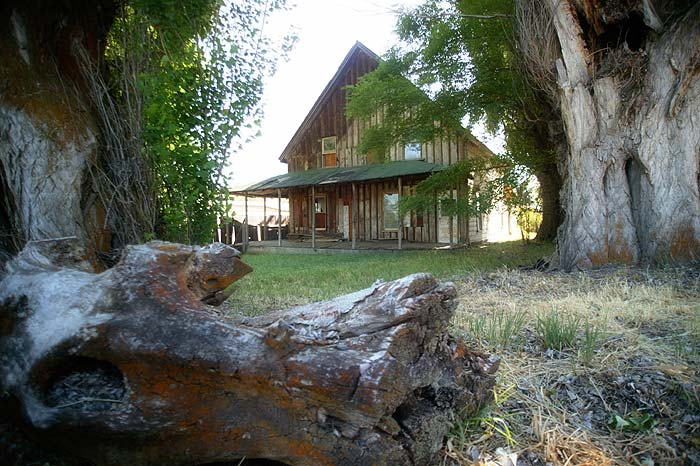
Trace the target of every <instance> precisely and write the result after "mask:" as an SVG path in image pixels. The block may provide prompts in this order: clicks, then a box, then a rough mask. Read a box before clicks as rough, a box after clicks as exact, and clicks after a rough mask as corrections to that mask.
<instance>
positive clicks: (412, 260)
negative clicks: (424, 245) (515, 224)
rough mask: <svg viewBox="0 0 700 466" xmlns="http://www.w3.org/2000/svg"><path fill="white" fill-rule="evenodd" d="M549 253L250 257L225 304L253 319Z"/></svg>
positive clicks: (495, 248) (510, 249) (502, 250)
mask: <svg viewBox="0 0 700 466" xmlns="http://www.w3.org/2000/svg"><path fill="white" fill-rule="evenodd" d="M552 252H553V245H552V244H551V243H541V242H531V243H530V244H528V245H526V244H524V243H522V242H520V241H513V242H507V243H493V244H488V245H482V246H475V247H471V248H466V249H452V250H429V251H394V252H372V251H368V252H360V253H357V254H337V255H316V254H275V253H255V254H254V253H248V254H245V255H244V256H243V261H244V262H246V263H247V264H248V265H250V266H252V267H253V272H252V273H250V274H248V275H246V276H245V277H243V278H242V279H241V280H239V281H238V282H236V283H234V284H233V295H232V296H231V298H229V300H228V301H227V303H226V306H227V309H228V311H229V312H231V313H234V314H246V315H256V314H262V313H265V312H268V311H270V310H274V309H281V308H287V307H289V306H292V305H300V304H307V303H310V302H314V301H320V300H324V299H330V298H333V297H335V296H338V295H342V294H345V293H350V292H353V291H357V290H360V289H363V288H366V287H368V286H370V285H371V284H372V283H374V282H375V281H376V280H378V279H379V280H385V281H389V280H394V279H397V278H400V277H404V276H406V275H410V274H413V273H417V272H429V273H432V274H433V275H435V276H436V277H437V278H439V279H448V280H450V279H452V280H454V279H460V278H463V277H467V276H470V275H474V274H480V273H483V272H486V271H492V270H497V269H499V268H503V267H517V266H522V265H529V264H533V263H534V262H536V261H537V259H539V258H542V257H545V256H548V255H550V254H551V253H552Z"/></svg>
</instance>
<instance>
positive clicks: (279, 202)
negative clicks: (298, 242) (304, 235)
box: [277, 188, 289, 246]
mask: <svg viewBox="0 0 700 466" xmlns="http://www.w3.org/2000/svg"><path fill="white" fill-rule="evenodd" d="M287 224H288V225H289V223H287ZM277 246H282V190H281V189H279V188H277Z"/></svg>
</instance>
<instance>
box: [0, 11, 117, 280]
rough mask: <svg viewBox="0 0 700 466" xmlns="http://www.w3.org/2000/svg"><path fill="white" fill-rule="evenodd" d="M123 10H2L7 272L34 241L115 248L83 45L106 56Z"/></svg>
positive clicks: (0, 171)
mask: <svg viewBox="0 0 700 466" xmlns="http://www.w3.org/2000/svg"><path fill="white" fill-rule="evenodd" d="M113 10H114V5H113V4H112V2H110V1H105V0H100V1H96V2H90V5H89V8H88V7H86V6H85V5H78V4H76V3H73V4H72V6H69V4H68V3H66V2H39V1H36V0H29V1H18V0H11V1H5V2H2V4H0V63H2V65H0V190H1V192H0V203H1V205H0V220H2V225H1V226H0V268H1V267H2V264H3V263H4V262H5V261H6V260H7V258H8V257H10V256H11V255H13V254H16V253H17V252H19V250H20V249H21V248H22V246H23V245H24V243H25V242H26V241H28V240H41V239H46V238H57V237H67V236H75V237H78V238H80V239H81V240H82V242H83V243H84V244H90V245H92V249H93V250H94V249H108V248H109V240H110V238H109V234H107V233H106V231H105V229H104V215H105V210H104V208H103V207H102V206H101V205H100V203H99V202H98V201H97V200H96V198H95V197H94V195H93V186H91V184H90V180H89V177H88V176H86V173H87V171H88V167H89V166H90V164H92V163H94V162H95V160H96V159H97V158H98V143H97V141H98V131H97V125H96V124H95V119H94V118H92V115H91V114H90V112H89V111H87V110H86V109H87V107H88V105H87V102H86V101H85V100H84V99H83V98H82V94H83V93H82V91H81V89H80V71H79V69H80V68H79V64H78V63H77V61H76V59H75V57H74V56H73V55H72V53H71V49H72V47H73V46H74V45H75V44H78V43H79V44H81V46H82V47H84V48H85V49H87V50H89V51H90V53H91V54H92V55H93V58H94V56H96V55H97V54H98V53H99V52H98V50H99V44H101V41H102V38H103V37H104V35H105V32H106V31H105V28H106V27H108V25H109V24H111V20H112V14H113Z"/></svg>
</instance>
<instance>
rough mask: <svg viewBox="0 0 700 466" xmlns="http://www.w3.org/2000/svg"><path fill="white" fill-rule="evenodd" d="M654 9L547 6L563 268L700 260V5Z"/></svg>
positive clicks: (642, 2) (645, 2) (566, 2)
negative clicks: (558, 121) (559, 128)
mask: <svg viewBox="0 0 700 466" xmlns="http://www.w3.org/2000/svg"><path fill="white" fill-rule="evenodd" d="M530 1H534V0H530ZM661 3H662V2H656V1H654V0H639V1H634V2H627V3H620V2H608V3H607V4H606V5H604V6H602V7H600V6H599V4H598V2H593V1H589V0H585V1H576V2H574V1H570V0H563V1H562V0H548V5H549V11H550V13H551V15H552V18H553V24H554V28H555V30H556V37H557V38H558V42H559V44H558V45H559V46H560V49H561V58H560V59H559V60H558V61H557V63H556V67H557V72H558V88H559V94H558V96H557V97H558V99H559V102H560V104H561V113H562V116H563V119H564V124H565V130H566V138H567V143H568V152H567V153H566V155H565V157H564V159H563V160H562V163H561V167H560V168H561V170H560V171H561V172H562V176H563V184H564V187H563V191H562V204H563V208H564V210H565V212H566V215H565V219H564V224H563V225H562V227H561V229H560V234H559V236H558V238H559V239H558V243H559V254H560V259H561V263H562V265H563V266H564V267H567V268H570V267H576V266H578V267H590V266H596V265H600V264H604V263H607V262H622V263H639V262H654V261H664V260H668V259H671V260H688V259H696V258H698V257H700V192H699V180H700V131H698V128H699V127H700V4H698V3H697V2H690V1H682V0H681V1H677V2H669V3H668V4H667V5H671V6H672V8H671V9H670V10H669V11H665V10H664V9H662V7H661Z"/></svg>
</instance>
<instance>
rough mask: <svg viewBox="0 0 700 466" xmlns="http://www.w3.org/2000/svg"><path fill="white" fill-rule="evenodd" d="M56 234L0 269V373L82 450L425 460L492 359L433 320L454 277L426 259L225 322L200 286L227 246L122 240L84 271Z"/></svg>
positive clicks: (159, 458) (40, 426) (156, 458)
mask: <svg viewBox="0 0 700 466" xmlns="http://www.w3.org/2000/svg"><path fill="white" fill-rule="evenodd" d="M70 244H71V243H68V244H66V242H65V241H59V242H39V243H36V242H34V243H29V244H28V245H27V247H26V248H25V250H24V251H23V252H22V253H21V254H20V255H19V256H18V257H17V258H16V259H14V260H13V261H12V262H11V263H10V264H9V266H8V270H9V273H8V275H7V276H6V277H5V279H4V280H3V281H2V282H1V283H0V388H1V389H2V390H4V391H6V392H7V393H9V394H11V395H12V397H13V398H14V399H16V400H17V402H18V403H19V404H20V406H21V410H22V413H23V415H24V420H25V422H26V423H27V424H28V426H29V427H30V428H31V429H33V430H34V431H35V432H37V433H39V434H40V435H41V437H42V438H44V439H51V440H52V441H53V442H55V443H56V444H58V445H69V446H70V448H71V450H72V453H73V454H76V455H78V456H81V457H84V458H87V459H89V460H90V461H92V462H93V463H94V464H100V465H103V466H110V465H124V464H129V465H136V466H138V465H171V464H206V463H213V462H219V461H232V460H237V459H240V458H244V457H245V458H249V459H252V458H260V459H267V460H275V461H279V462H283V463H285V464H289V465H299V466H301V465H310V464H313V465H368V466H369V465H427V464H431V462H432V461H433V460H434V457H435V455H436V452H437V451H438V450H439V449H440V448H441V445H442V440H443V437H444V435H445V434H446V433H447V430H448V429H449V426H450V420H451V419H453V417H454V416H455V415H456V414H457V413H459V412H460V411H462V410H464V411H465V412H467V413H474V412H476V410H477V409H478V408H479V407H480V406H481V405H482V404H484V403H485V402H487V401H489V400H490V397H491V388H492V386H493V383H494V377H493V375H492V374H493V373H494V371H495V370H496V368H497V366H498V362H497V360H495V359H494V358H489V357H487V356H485V355H482V354H479V353H476V352H473V351H471V350H469V349H467V348H465V347H464V346H463V345H461V344H460V343H459V342H457V341H455V340H454V339H453V338H452V337H450V336H449V335H448V334H447V333H446V329H447V326H448V324H449V321H450V317H451V315H452V310H453V308H454V306H455V302H454V297H455V290H454V288H453V287H452V286H451V285H450V284H440V283H438V282H436V281H435V279H433V278H432V277H431V276H429V275H427V274H417V275H412V276H409V277H406V278H403V279H400V280H396V281H394V282H390V283H383V284H375V285H373V286H372V287H370V288H368V289H366V290H362V291H360V292H357V293H354V294H351V295H347V296H342V297H340V298H337V299H334V300H331V301H327V302H323V303H316V304H312V305H308V306H302V307H298V308H294V309H290V310H288V311H279V312H275V313H272V314H269V315H265V316H262V317H256V318H246V319H239V320H237V321H224V320H221V319H220V318H218V317H217V316H216V315H215V313H214V312H213V310H214V308H211V307H209V306H207V305H205V304H203V303H202V301H201V300H202V299H207V298H208V297H210V296H212V294H214V295H216V293H217V292H218V291H220V290H221V289H224V288H225V287H227V286H228V285H229V284H230V283H231V281H232V280H235V279H237V278H238V277H240V276H241V275H242V274H243V273H245V272H247V271H248V269H246V267H245V266H244V265H243V264H242V263H241V262H240V260H238V258H237V255H236V253H235V251H234V250H233V249H232V248H229V247H226V246H223V245H213V246H210V247H207V248H192V247H187V246H182V245H175V244H171V243H159V242H153V243H149V244H146V245H140V246H130V247H128V248H127V249H126V250H125V253H124V256H123V258H122V260H121V261H120V262H119V263H118V264H117V265H116V266H115V267H114V268H112V269H109V270H107V271H106V272H103V273H100V274H95V273H90V272H87V271H85V270H86V269H89V263H86V262H85V261H84V260H83V259H82V254H79V253H75V248H73V247H72V246H71V245H70ZM56 262H60V263H62V264H64V267H57V266H56ZM65 264H68V265H70V267H68V266H65ZM2 390H0V393H2Z"/></svg>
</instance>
